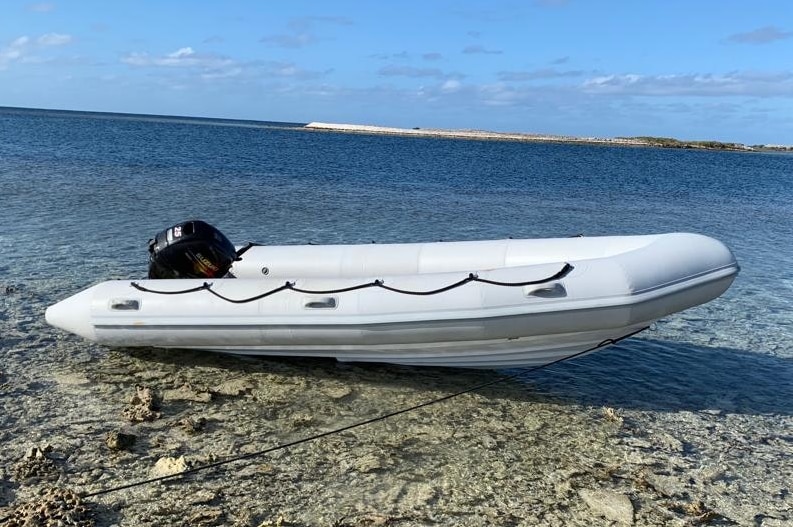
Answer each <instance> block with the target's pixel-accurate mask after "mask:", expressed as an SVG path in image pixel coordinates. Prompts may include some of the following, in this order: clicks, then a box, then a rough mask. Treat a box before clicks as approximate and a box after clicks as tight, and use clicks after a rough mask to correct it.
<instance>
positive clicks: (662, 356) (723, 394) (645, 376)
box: [123, 338, 793, 415]
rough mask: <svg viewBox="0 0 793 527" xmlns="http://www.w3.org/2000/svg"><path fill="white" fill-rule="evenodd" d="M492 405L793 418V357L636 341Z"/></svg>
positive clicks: (323, 365) (417, 374)
mask: <svg viewBox="0 0 793 527" xmlns="http://www.w3.org/2000/svg"><path fill="white" fill-rule="evenodd" d="M123 353H124V354H126V355H130V356H132V357H135V358H137V359H139V360H142V361H145V362H154V363H161V364H162V365H170V366H172V367H173V366H177V367H179V368H180V369H182V368H191V367H197V368H199V367H212V368H221V369H223V370H228V371H230V372H235V373H256V372H259V373H262V372H269V373H276V374H278V375H285V376H292V377H299V378H303V379H305V378H309V379H313V380H314V381H316V382H317V383H319V382H332V383H335V384H338V383H342V384H344V383H357V384H366V385H369V386H383V387H384V388H388V389H393V388H399V389H407V390H411V389H415V390H423V391H427V393H428V399H430V398H432V397H431V396H430V394H432V395H435V396H437V395H439V394H440V395H445V394H446V393H449V392H454V391H461V390H465V389H467V388H470V387H472V386H476V385H478V384H482V383H487V382H489V381H492V380H495V379H497V378H499V377H503V375H504V374H507V375H513V374H515V373H518V372H519V371H520V370H509V371H504V372H493V371H488V370H464V369H452V368H413V367H406V366H392V365H382V364H357V363H356V364H343V363H337V362H336V361H334V360H332V359H306V358H299V359H280V358H260V357H237V356H230V355H217V354H214V353H209V352H200V351H190V350H158V349H151V348H143V349H140V348H138V349H125V350H123ZM479 393H480V394H481V395H483V396H486V397H488V398H497V399H513V400H525V401H530V400H533V401H546V402H558V403H561V404H582V405H588V406H609V407H616V408H625V409H635V410H653V411H702V410H712V411H721V412H726V413H741V414H769V413H770V414H782V415H793V359H790V358H783V357H775V356H771V355H765V354H761V353H753V352H748V351H742V350H738V349H732V348H724V347H706V346H697V345H694V344H691V343H686V342H672V341H657V340H648V339H641V338H635V339H630V340H628V341H625V342H622V343H620V344H618V345H616V346H612V347H610V348H607V349H605V350H602V351H599V352H596V353H593V354H590V355H587V356H585V357H581V358H579V359H575V360H571V361H568V362H564V363H561V364H556V365H553V366H550V367H548V368H545V369H542V370H540V371H526V372H525V373H524V374H521V375H520V377H519V378H518V379H512V380H510V381H507V382H504V383H498V384H495V385H492V386H488V387H486V388H483V389H482V390H479Z"/></svg>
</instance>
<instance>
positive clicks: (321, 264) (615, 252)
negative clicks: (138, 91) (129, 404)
mask: <svg viewBox="0 0 793 527" xmlns="http://www.w3.org/2000/svg"><path fill="white" fill-rule="evenodd" d="M164 232H166V231H164ZM174 232H175V231H173V230H171V235H173V234H174ZM179 234H180V233H176V237H177V238H178V235H179ZM171 235H169V236H171ZM157 240H158V243H159V238H158V239H157ZM163 240H164V238H163ZM152 243H154V242H152ZM163 243H165V241H163ZM232 250H233V247H232ZM239 253H241V255H240V256H239V257H238V258H237V261H235V262H234V263H233V265H232V266H231V270H230V271H231V275H233V276H234V277H235V278H211V279H206V278H204V279H202V278H197V279H196V278H181V279H147V280H139V281H129V280H114V281H108V282H103V283H100V284H97V285H95V286H93V287H90V288H88V289H86V290H84V291H82V292H80V293H77V294H76V295H74V296H71V297H69V298H67V299H65V300H63V301H61V302H59V303H57V304H55V305H53V306H51V307H50V308H49V309H47V313H46V318H47V322H49V323H50V324H51V325H53V326H56V327H59V328H62V329H65V330H67V331H70V332H72V333H76V334H77V335H80V336H82V337H84V338H86V339H89V340H91V341H94V342H98V343H100V344H104V345H108V346H122V347H130V346H155V347H160V348H196V349H203V350H210V351H216V352H226V353H235V354H251V355H278V356H306V357H307V356H311V357H334V358H336V359H337V360H340V361H364V362H388V363H396V364H408V365H432V366H455V367H470V368H506V367H517V366H538V365H542V364H547V363H549V362H553V361H557V360H559V359H563V358H565V357H569V356H572V355H575V354H579V353H581V352H583V351H587V350H594V349H597V348H600V347H603V346H605V345H608V344H611V343H613V342H615V341H616V340H619V339H621V338H623V337H625V336H628V335H631V334H634V333H636V332H638V331H640V330H642V329H644V328H646V327H648V326H649V325H650V324H651V323H652V322H653V321H655V320H657V319H659V318H661V317H664V316H666V315H669V314H672V313H675V312H678V311H681V310H683V309H686V308H689V307H692V306H696V305H698V304H702V303H704V302H708V301H709V300H712V299H714V298H716V297H718V296H719V295H721V294H722V293H723V292H724V291H725V290H726V289H727V288H728V287H729V286H730V284H731V283H732V281H733V279H734V278H735V276H736V274H737V273H738V270H739V267H738V264H737V262H736V260H735V257H734V256H733V255H732V253H731V252H730V250H729V249H728V248H727V247H725V246H724V245H723V244H722V243H721V242H719V241H717V240H714V239H712V238H708V237H706V236H701V235H696V234H682V233H675V234H660V235H649V236H614V237H592V238H581V237H579V238H559V239H533V240H511V239H510V240H493V241H473V242H437V243H415V244H393V245H378V244H368V245H327V246H319V245H305V246H253V247H246V248H245V249H244V251H239ZM206 260H207V258H205V257H204V256H202V255H201V254H199V255H198V257H196V258H193V259H192V260H191V261H193V262H197V263H196V265H199V266H203V265H204V264H206V265H207V266H210V267H212V265H211V263H209V262H207V261H206ZM213 269H214V267H213ZM222 272H223V273H225V270H223V271H222Z"/></svg>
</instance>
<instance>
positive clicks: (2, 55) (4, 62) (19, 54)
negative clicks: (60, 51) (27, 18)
mask: <svg viewBox="0 0 793 527" xmlns="http://www.w3.org/2000/svg"><path fill="white" fill-rule="evenodd" d="M72 40H73V39H72V36H71V35H63V34H59V33H47V34H46V35H41V36H39V37H38V38H31V37H29V36H27V35H23V36H21V37H17V38H16V39H14V40H12V41H11V42H10V43H9V44H7V45H5V46H2V47H0V70H6V69H8V68H9V67H10V66H11V64H13V63H37V62H38V63H40V62H48V59H46V58H44V57H42V56H40V55H38V54H37V53H38V52H41V51H43V50H44V49H45V48H48V47H58V46H63V45H65V44H69V43H70V42H72Z"/></svg>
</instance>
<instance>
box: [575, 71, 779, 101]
mask: <svg viewBox="0 0 793 527" xmlns="http://www.w3.org/2000/svg"><path fill="white" fill-rule="evenodd" d="M580 88H581V90H582V91H583V92H585V93H589V94H595V95H626V96H631V95H635V96H654V97H668V96H699V97H729V96H746V97H793V72H781V73H773V74H772V73H756V72H731V73H726V74H711V73H704V74H686V75H679V74H671V75H637V74H627V75H602V76H598V77H592V78H590V79H587V80H585V81H584V82H583V83H582V84H581V86H580Z"/></svg>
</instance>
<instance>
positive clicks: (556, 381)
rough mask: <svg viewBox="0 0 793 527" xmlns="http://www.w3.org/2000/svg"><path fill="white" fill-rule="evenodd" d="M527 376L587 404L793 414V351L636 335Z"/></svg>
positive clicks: (537, 385) (541, 389) (540, 387)
mask: <svg viewBox="0 0 793 527" xmlns="http://www.w3.org/2000/svg"><path fill="white" fill-rule="evenodd" d="M527 379H529V380H528V382H530V383H531V384H532V385H533V388H534V389H535V390H536V392H538V393H544V394H547V395H549V396H552V397H559V398H562V399H567V400H570V401H574V402H576V403H580V404H586V405H600V406H611V407H618V408H628V409H637V410H654V411H686V410H687V411H702V410H715V411H721V412H726V413H741V414H768V413H771V414H783V415H793V359H791V358H783V357H775V356H772V355H766V354H761V353H753V352H749V351H742V350H738V349H732V348H724V347H707V346H697V345H694V344H691V343H686V342H672V341H658V340H648V339H641V338H636V339H631V340H628V341H625V342H623V343H620V344H618V345H616V346H613V347H611V348H608V349H605V350H603V351H600V352H597V353H593V354H591V355H588V356H586V357H582V358H581V359H578V360H574V361H570V362H568V363H564V364H560V365H558V366H552V367H550V368H548V369H546V370H543V371H540V372H536V373H534V374H533V375H531V376H528V377H527Z"/></svg>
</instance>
